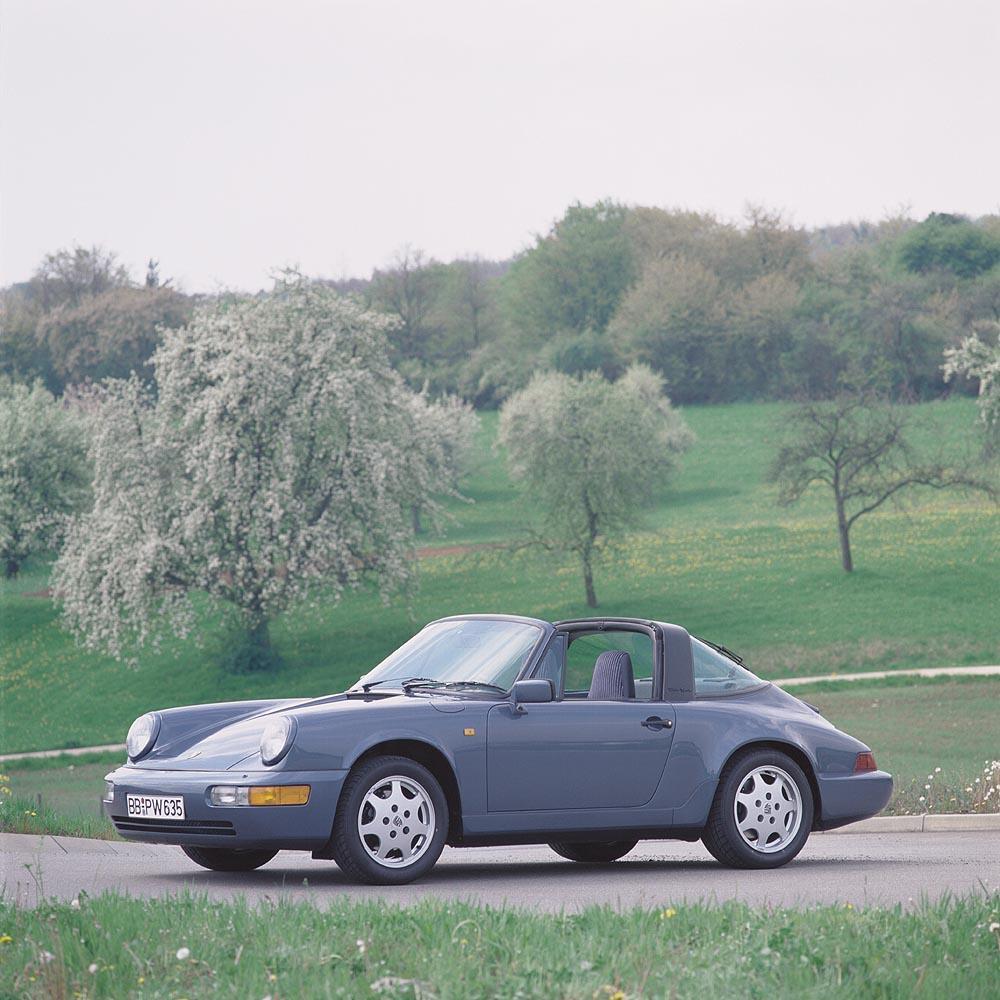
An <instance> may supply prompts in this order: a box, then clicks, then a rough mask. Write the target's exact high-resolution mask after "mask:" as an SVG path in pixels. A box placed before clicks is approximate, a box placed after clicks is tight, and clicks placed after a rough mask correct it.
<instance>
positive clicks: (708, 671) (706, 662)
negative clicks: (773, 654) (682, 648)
mask: <svg viewBox="0 0 1000 1000" xmlns="http://www.w3.org/2000/svg"><path fill="white" fill-rule="evenodd" d="M691 655H692V657H693V658H694V693H695V694H696V695H699V694H733V693H735V692H737V691H745V690H746V689H747V688H752V687H758V686H759V685H761V684H763V683H764V682H763V681H762V680H761V679H760V678H759V677H758V676H757V675H756V674H753V673H751V672H750V671H749V670H747V668H746V667H741V666H740V665H739V664H738V663H737V662H736V661H735V660H731V659H729V657H728V656H725V655H724V654H722V653H720V652H719V651H718V650H715V649H712V647H711V646H709V645H708V644H706V643H704V642H702V641H701V640H700V639H695V638H694V636H692V637H691Z"/></svg>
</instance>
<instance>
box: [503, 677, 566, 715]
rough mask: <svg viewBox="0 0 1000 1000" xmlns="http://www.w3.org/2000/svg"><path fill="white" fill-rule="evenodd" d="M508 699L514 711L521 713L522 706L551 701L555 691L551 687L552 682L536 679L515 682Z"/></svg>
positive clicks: (540, 678)
mask: <svg viewBox="0 0 1000 1000" xmlns="http://www.w3.org/2000/svg"><path fill="white" fill-rule="evenodd" d="M510 697H511V701H512V702H513V703H514V711H515V712H523V711H524V708H523V707H522V706H524V705H538V704H541V703H542V702H546V701H552V700H553V698H554V697H555V690H554V689H553V687H552V681H550V680H547V679H545V678H542V677H536V678H533V679H531V680H526V681H515V682H514V687H513V689H512V690H511V692H510Z"/></svg>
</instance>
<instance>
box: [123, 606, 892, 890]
mask: <svg viewBox="0 0 1000 1000" xmlns="http://www.w3.org/2000/svg"><path fill="white" fill-rule="evenodd" d="M126 748H127V752H128V763H127V764H125V765H124V766H122V767H120V768H118V769H117V770H116V771H114V772H113V773H111V774H109V775H108V777H107V785H106V789H105V793H104V802H105V808H106V810H107V813H108V816H110V818H111V820H112V822H113V823H114V825H115V829H116V830H117V831H118V832H119V833H120V834H121V836H123V837H125V838H126V839H128V840H138V841H147V842H153V843H167V844H178V845H179V846H180V847H181V849H182V850H183V851H184V852H185V854H187V855H188V857H190V858H191V859H192V860H193V861H195V862H197V863H198V864H200V865H203V866H204V867H206V868H212V869H215V870H221V871H248V870H250V869H253V868H258V867H260V866H261V865H263V864H266V863H267V862H268V861H269V860H270V859H271V858H273V857H274V856H275V854H277V852H278V851H280V850H308V851H312V853H313V857H315V858H326V859H333V860H334V861H336V862H337V864H338V865H339V866H340V868H341V869H342V870H343V871H344V872H345V874H346V875H347V876H348V877H349V878H352V879H356V880H360V881H364V882H371V883H403V882H410V881H412V880H413V879H416V878H419V877H420V876H422V875H424V874H426V873H427V872H428V871H429V870H430V869H431V868H432V867H433V865H434V863H435V862H436V861H437V859H438V856H439V855H440V853H441V850H442V848H443V847H444V845H445V844H450V845H452V846H454V847H469V846H482V845H488V844H525V843H547V844H549V845H550V846H551V847H552V849H553V850H554V851H555V852H556V853H557V854H560V855H561V856H562V857H564V858H569V859H571V860H573V861H580V862H587V863H591V864H600V863H607V862H611V861H615V860H617V859H618V858H620V857H622V856H623V855H625V854H627V853H628V852H629V851H630V850H632V848H633V847H634V846H635V845H636V843H637V842H638V841H639V840H640V839H643V838H646V839H649V838H674V839H681V840H697V839H699V838H700V839H701V840H702V841H703V842H704V844H705V846H706V847H707V848H708V850H709V851H710V852H711V853H712V854H713V855H714V856H715V857H716V858H717V859H718V860H719V861H721V862H722V863H723V864H725V865H731V866H733V867H737V868H777V867H778V866H780V865H783V864H786V863H787V862H789V861H791V860H792V858H794V857H795V856H796V855H797V854H798V853H799V851H800V850H801V849H802V846H803V844H805V842H806V838H807V837H808V836H809V833H810V831H812V830H829V829H831V828H833V827H836V826H841V825H843V824H845V823H850V822H851V821H853V820H857V819H861V818H862V817H865V816H872V815H874V814H875V813H877V812H879V811H880V810H881V809H882V808H883V807H884V806H885V804H886V803H887V802H888V801H889V796H890V794H891V792H892V778H891V777H890V775H888V774H886V773H885V772H883V771H879V770H877V769H876V765H875V758H874V756H873V755H872V752H871V749H870V748H869V747H867V746H865V745H864V744H863V743H860V742H858V740H856V739H854V738H852V737H850V736H848V735H846V734H845V733H842V732H840V731H839V730H838V729H836V728H835V727H834V726H833V725H831V724H830V723H829V722H827V721H826V719H824V718H823V717H822V716H821V715H819V713H818V712H817V711H816V710H815V709H813V708H811V707H810V706H809V705H807V704H805V703H804V702H802V701H800V700H799V699H798V698H794V697H793V696H792V695H790V694H788V693H787V692H785V691H783V690H781V689H780V688H777V687H775V686H774V685H773V684H770V683H768V682H767V681H762V680H761V679H760V678H758V677H756V676H754V674H752V673H751V672H750V671H749V670H747V669H746V668H745V667H744V666H743V664H742V661H741V660H740V658H739V656H737V655H736V654H734V653H732V652H730V651H729V650H727V649H725V648H724V647H722V646H718V645H715V644H713V643H711V642H708V641H706V640H703V639H698V638H695V637H694V636H692V635H689V634H688V632H686V631H685V630H684V629H683V628H681V627H679V626H677V625H668V624H665V623H663V622H654V621H639V620H633V619H586V620H580V621H564V622H556V623H555V624H553V623H550V622H545V621H539V620H536V619H532V618H518V617H511V616H506V615H461V616H458V617H453V618H444V619H441V620H440V621H436V622H432V623H431V624H430V625H428V626H427V627H426V628H424V629H423V630H422V631H420V632H419V633H418V634H417V635H415V636H414V637H413V638H412V639H410V640H409V642H407V643H405V644H404V645H403V646H401V647H400V648H399V649H397V650H396V652H394V653H393V654H392V655H391V656H389V657H388V658H387V659H385V660H384V661H383V662H382V663H380V664H379V665H378V666H377V667H375V668H374V669H373V670H371V671H370V672H369V673H368V674H366V675H364V676H363V677H362V678H361V679H360V680H359V681H358V682H357V683H356V684H355V685H354V686H353V687H351V688H350V689H349V690H347V691H345V692H343V693H341V694H333V695H329V696H327V697H323V698H313V699H309V700H301V699H295V700H279V701H244V702H230V703H227V704H218V705H200V706H195V707H190V708H173V709H167V710H165V711H156V712H150V713H149V714H148V715H144V716H142V717H141V718H139V719H137V720H136V721H135V723H133V725H132V728H131V729H130V730H129V733H128V740H127V746H126Z"/></svg>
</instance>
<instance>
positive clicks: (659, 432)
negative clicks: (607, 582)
mask: <svg viewBox="0 0 1000 1000" xmlns="http://www.w3.org/2000/svg"><path fill="white" fill-rule="evenodd" d="M692 441H693V435H692V434H691V432H690V431H689V430H688V427H687V424H685V422H684V419H683V417H681V415H680V414H679V413H678V412H677V411H676V410H675V409H673V407H672V406H671V405H670V400H669V399H668V398H667V397H666V396H665V395H664V393H663V380H662V379H661V378H660V377H659V376H658V375H656V374H654V373H653V371H652V370H651V369H649V368H647V367H645V366H644V365H633V366H632V367H631V368H629V369H628V371H626V372H625V374H624V375H622V377H621V378H620V379H618V381H617V382H608V381H606V380H605V379H604V378H603V377H602V376H601V375H600V374H598V373H596V372H591V373H590V374H587V375H584V376H583V378H580V379H575V378H571V377H570V376H568V375H562V374H559V373H557V372H551V373H547V374H542V375H536V376H535V378H534V379H532V381H531V382H530V383H529V385H528V386H527V388H525V389H522V390H521V391H520V392H519V393H517V394H515V395H514V396H512V397H511V398H510V399H509V400H508V401H507V403H506V404H505V405H504V407H503V410H502V411H501V416H500V442H501V444H503V445H504V446H505V447H506V449H507V456H508V462H509V465H510V470H511V474H512V476H513V477H514V478H515V479H518V480H520V481H521V482H523V483H524V484H525V486H526V488H527V490H528V492H529V493H530V494H532V495H533V496H534V497H535V498H536V499H537V500H538V502H539V503H540V505H541V507H542V510H543V512H544V513H543V522H542V525H541V528H540V530H539V531H537V532H536V533H535V534H534V539H533V540H534V542H536V543H537V544H539V545H542V546H544V547H547V548H551V549H553V550H561V551H564V552H571V553H573V555H575V556H576V557H577V558H578V559H579V560H580V568H581V570H582V571H583V583H584V590H585V592H586V598H587V606H588V607H591V608H596V607H597V593H596V591H595V589H594V572H593V564H594V560H595V558H596V556H597V553H598V546H599V543H600V541H601V540H604V539H612V538H614V537H616V536H617V535H619V534H620V533H621V532H622V531H623V530H624V529H626V528H628V527H630V526H631V525H633V524H634V523H635V521H636V519H637V517H638V514H639V512H640V510H641V509H642V507H643V505H644V504H645V503H647V502H648V501H649V500H650V498H651V497H652V496H653V495H654V494H655V493H656V491H657V490H659V489H661V488H662V487H663V485H664V483H665V482H666V480H667V478H668V477H669V475H670V473H671V472H673V471H674V469H675V467H676V465H677V460H678V457H679V456H680V454H681V453H682V452H683V451H684V450H685V449H687V448H688V447H689V446H690V444H691V442H692Z"/></svg>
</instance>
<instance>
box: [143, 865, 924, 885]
mask: <svg viewBox="0 0 1000 1000" xmlns="http://www.w3.org/2000/svg"><path fill="white" fill-rule="evenodd" d="M878 864H879V866H880V867H881V868H884V867H885V866H887V865H903V866H905V865H907V864H910V862H907V861H901V860H900V861H896V860H891V861H889V860H881V859H880V860H879V862H878ZM845 867H854V865H853V864H852V863H851V862H845V861H844V860H843V859H838V858H812V859H800V860H797V861H795V862H793V864H792V865H790V866H789V868H788V869H786V870H787V871H788V872H796V873H799V874H802V873H804V872H807V871H814V872H816V873H817V874H818V873H820V872H823V871H827V870H831V869H840V870H843V869H845ZM595 874H601V875H604V876H606V877H607V878H609V879H615V880H627V881H629V882H632V881H634V880H635V879H637V878H645V877H648V876H649V875H652V874H663V875H671V876H674V877H679V878H684V877H685V876H696V875H697V876H700V877H703V878H704V877H706V876H707V877H709V878H711V877H713V876H717V877H719V878H726V879H732V878H733V877H739V878H743V879H745V878H753V877H766V878H773V879H780V878H781V870H773V871H753V870H741V871H736V870H733V869H729V868H724V867H722V866H721V865H719V864H718V863H717V862H715V861H713V860H711V859H710V858H707V859H705V860H701V859H697V860H692V859H663V860H638V859H637V860H635V861H617V862H615V863H614V864H609V865H587V864H578V863H575V862H571V861H551V862H550V861H519V862H505V861H494V862H478V863H477V862H464V861H460V862H454V861H450V862H447V863H445V864H439V865H438V866H437V867H435V868H434V869H432V870H431V871H430V872H429V873H428V874H427V875H425V876H424V877H423V878H422V879H420V880H419V881H418V882H416V883H412V885H413V886H414V887H415V888H418V889H419V888H423V889H425V890H426V889H432V888H434V887H435V886H437V887H455V886H461V885H462V883H468V884H469V886H470V887H474V888H475V889H477V890H482V889H484V888H487V887H489V886H490V885H492V884H496V885H502V886H503V887H504V888H506V889H510V888H512V887H513V885H512V883H513V882H514V880H524V882H525V883H526V884H527V883H529V882H531V881H537V880H538V879H546V880H548V881H552V880H558V881H560V882H562V881H565V882H567V883H572V882H575V881H582V880H586V878H587V877H592V876H594V875H595ZM147 877H148V878H150V879H152V880H155V881H157V882H160V883H162V884H165V885H169V884H174V885H176V886H177V887H178V888H182V887H183V888H189V889H190V888H205V889H209V888H212V889H223V888H225V889H234V890H250V889H252V890H256V891H261V890H264V891H266V890H277V891H299V890H302V889H304V888H305V889H309V888H311V889H316V888H331V889H343V890H366V889H371V888H372V887H370V886H363V885H359V884H358V883H356V882H351V881H350V880H348V879H347V877H346V876H345V875H344V874H343V872H341V870H340V869H339V868H338V867H337V866H336V864H335V863H334V862H332V861H328V862H322V861H315V862H314V861H309V862H306V863H304V864H291V865H290V864H288V863H287V862H285V863H284V864H282V863H281V861H280V860H278V861H277V862H272V863H271V864H270V865H268V866H267V867H264V868H260V869H258V870H257V871H252V872H240V873H238V874H233V873H229V872H211V871H198V870H197V869H194V870H192V871H190V872H183V873H181V872H172V873H170V872H164V873H150V874H149V875H148V876H147ZM375 888H378V889H382V890H387V891H390V892H391V891H392V890H393V889H394V888H395V887H393V886H379V887H375Z"/></svg>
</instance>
